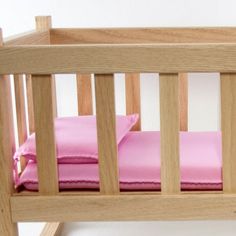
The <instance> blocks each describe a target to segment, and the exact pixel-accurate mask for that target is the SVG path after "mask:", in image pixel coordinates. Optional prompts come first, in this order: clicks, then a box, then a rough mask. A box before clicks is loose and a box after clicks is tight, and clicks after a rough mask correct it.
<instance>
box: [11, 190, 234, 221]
mask: <svg viewBox="0 0 236 236" xmlns="http://www.w3.org/2000/svg"><path fill="white" fill-rule="evenodd" d="M11 206H12V213H13V220H14V221H31V222H32V221H48V222H55V221H65V222H69V221H70V222H71V221H134V220H135V221H144V220H145V221H146V220H162V221H163V220H223V219H231V220H233V219H236V213H235V209H236V196H235V194H199V193H197V194H194V193H190V194H178V195H145V194H144V195H115V196H45V197H44V196H36V197H35V196H32V197H12V198H11Z"/></svg>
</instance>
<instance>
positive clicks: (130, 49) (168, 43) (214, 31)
mask: <svg viewBox="0 0 236 236" xmlns="http://www.w3.org/2000/svg"><path fill="white" fill-rule="evenodd" d="M235 59H236V28H235V27H219V28H214V27H213V28H123V29H122V28H117V29H115V28H114V29H112V28H108V29H63V28H52V29H50V28H49V29H48V30H45V28H39V29H37V30H36V31H31V32H28V33H25V34H23V35H17V36H15V37H12V38H8V39H6V40H4V43H3V46H2V47H0V65H1V67H0V74H12V73H13V74H18V73H19V74H20V73H29V74H54V73H77V72H79V73H106V74H109V73H120V72H123V73H124V72H125V73H129V72H132V73H135V72H137V73H139V72H147V73H149V72H159V73H177V72H216V71H221V72H235V71H236V60H235Z"/></svg>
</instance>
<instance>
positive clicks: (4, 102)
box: [0, 29, 18, 236]
mask: <svg viewBox="0 0 236 236" xmlns="http://www.w3.org/2000/svg"><path fill="white" fill-rule="evenodd" d="M2 45H3V41H2V31H1V29H0V48H1V46H2ZM14 150H15V141H14V129H13V113H12V97H11V86H10V78H9V76H5V75H0V170H1V171H0V183H1V187H0V235H9V236H17V235H18V229H17V224H15V223H13V222H12V215H11V206H10V196H11V195H12V194H13V192H14V183H13V158H12V157H13V152H14Z"/></svg>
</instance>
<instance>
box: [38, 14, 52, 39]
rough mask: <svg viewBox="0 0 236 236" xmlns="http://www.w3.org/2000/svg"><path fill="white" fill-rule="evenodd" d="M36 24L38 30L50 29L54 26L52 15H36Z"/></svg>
mask: <svg viewBox="0 0 236 236" xmlns="http://www.w3.org/2000/svg"><path fill="white" fill-rule="evenodd" d="M35 24H36V30H37V31H45V30H49V29H51V28H52V19H51V16H36V17H35ZM49 36H50V35H49Z"/></svg>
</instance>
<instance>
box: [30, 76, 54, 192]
mask: <svg viewBox="0 0 236 236" xmlns="http://www.w3.org/2000/svg"><path fill="white" fill-rule="evenodd" d="M52 84H53V82H52V78H51V76H50V75H32V88H33V102H34V118H35V131H36V150H37V162H38V163H37V167H38V177H39V191H40V193H41V194H45V195H46V194H56V193H58V173H57V160H56V145H55V134H54V115H53V97H52V93H53V92H52Z"/></svg>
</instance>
